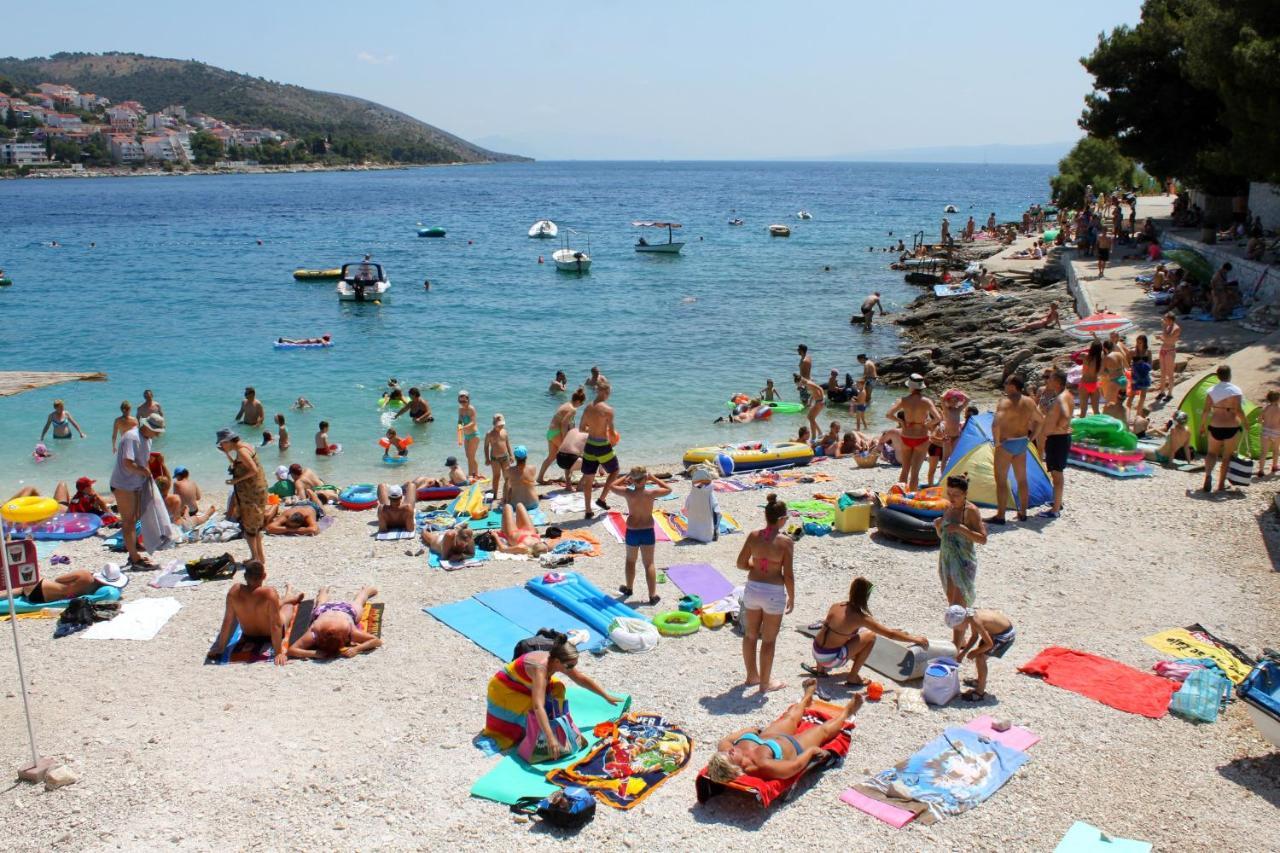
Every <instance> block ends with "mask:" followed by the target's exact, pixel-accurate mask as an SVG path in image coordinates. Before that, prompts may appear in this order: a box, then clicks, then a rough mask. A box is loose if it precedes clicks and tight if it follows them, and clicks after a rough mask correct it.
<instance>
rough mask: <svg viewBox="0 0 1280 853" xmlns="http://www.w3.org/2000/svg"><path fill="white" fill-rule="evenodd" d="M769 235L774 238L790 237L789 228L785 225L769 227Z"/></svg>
mask: <svg viewBox="0 0 1280 853" xmlns="http://www.w3.org/2000/svg"><path fill="white" fill-rule="evenodd" d="M769 233H770V234H771V235H773V236H774V237H790V236H791V228H790V227H789V226H786V225H778V224H774V225H770V226H769Z"/></svg>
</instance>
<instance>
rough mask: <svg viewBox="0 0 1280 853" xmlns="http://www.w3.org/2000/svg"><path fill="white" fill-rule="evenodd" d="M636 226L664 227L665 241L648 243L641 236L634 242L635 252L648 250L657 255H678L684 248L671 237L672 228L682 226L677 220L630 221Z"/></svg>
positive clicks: (682, 244)
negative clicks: (665, 232)
mask: <svg viewBox="0 0 1280 853" xmlns="http://www.w3.org/2000/svg"><path fill="white" fill-rule="evenodd" d="M631 224H632V225H634V226H635V227H636V228H665V229H667V242H665V243H662V242H658V243H650V242H649V241H648V240H646V239H644V238H643V237H641V238H640V240H639V241H638V242H637V243H636V251H637V252H648V253H652V254H658V255H678V254H680V250H681V249H683V248H684V243H677V242H675V239H674V238H673V236H672V234H673V231H672V229H674V228H680V227H682V226H681V225H680V223H679V222H651V221H649V220H643V221H640V222H632V223H631Z"/></svg>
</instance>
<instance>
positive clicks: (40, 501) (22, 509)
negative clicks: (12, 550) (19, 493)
mask: <svg viewBox="0 0 1280 853" xmlns="http://www.w3.org/2000/svg"><path fill="white" fill-rule="evenodd" d="M60 509H62V507H61V506H59V505H58V502H57V501H55V500H54V499H53V498H41V497H35V496H31V497H26V498H14V499H13V500H11V501H9V502H8V503H7V504H5V505H4V506H2V507H0V515H3V516H4V517H5V518H6V519H7V520H9V521H12V522H15V523H17V524H34V523H35V522H37V521H44V520H45V519H46V518H51V517H53V516H55V515H57V514H58V510H60Z"/></svg>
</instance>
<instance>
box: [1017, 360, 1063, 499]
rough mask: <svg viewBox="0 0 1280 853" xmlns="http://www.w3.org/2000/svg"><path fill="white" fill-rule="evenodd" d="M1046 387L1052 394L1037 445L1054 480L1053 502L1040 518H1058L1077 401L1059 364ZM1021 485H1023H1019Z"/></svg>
mask: <svg viewBox="0 0 1280 853" xmlns="http://www.w3.org/2000/svg"><path fill="white" fill-rule="evenodd" d="M1047 390H1048V392H1049V393H1050V394H1052V395H1053V399H1052V402H1051V403H1050V404H1049V406H1048V408H1047V410H1046V411H1045V414H1044V420H1042V421H1041V422H1040V430H1039V431H1038V432H1037V433H1036V446H1037V447H1039V449H1040V458H1041V459H1043V460H1044V467H1045V468H1047V469H1049V479H1051V480H1053V506H1052V507H1051V508H1050V509H1047V510H1045V511H1044V512H1041V513H1040V517H1041V518H1057V517H1058V516H1059V515H1061V514H1062V491H1063V487H1064V486H1065V485H1066V477H1065V472H1066V469H1067V453H1068V451H1070V450H1071V413H1072V412H1074V411H1075V406H1076V401H1075V398H1074V397H1072V396H1071V390H1070V389H1069V388H1067V374H1066V372H1065V371H1063V370H1061V369H1060V368H1056V367H1055V368H1054V369H1053V370H1051V371H1050V372H1049V381H1048V384H1047ZM1019 488H1021V487H1019Z"/></svg>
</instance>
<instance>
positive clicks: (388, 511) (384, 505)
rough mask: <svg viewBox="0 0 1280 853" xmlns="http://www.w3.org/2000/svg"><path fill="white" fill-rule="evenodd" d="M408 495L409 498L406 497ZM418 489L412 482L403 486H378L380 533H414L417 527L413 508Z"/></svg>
mask: <svg viewBox="0 0 1280 853" xmlns="http://www.w3.org/2000/svg"><path fill="white" fill-rule="evenodd" d="M406 495H407V496H408V497H406ZM417 496H418V489H417V486H415V485H414V484H413V483H412V482H410V483H405V484H404V485H403V486H388V485H387V484H386V483H379V484H378V532H379V533H390V532H394V531H402V532H405V533H412V532H413V531H414V530H415V529H416V527H415V524H414V517H413V506H414V502H415V501H416V499H417Z"/></svg>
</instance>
